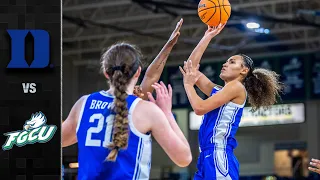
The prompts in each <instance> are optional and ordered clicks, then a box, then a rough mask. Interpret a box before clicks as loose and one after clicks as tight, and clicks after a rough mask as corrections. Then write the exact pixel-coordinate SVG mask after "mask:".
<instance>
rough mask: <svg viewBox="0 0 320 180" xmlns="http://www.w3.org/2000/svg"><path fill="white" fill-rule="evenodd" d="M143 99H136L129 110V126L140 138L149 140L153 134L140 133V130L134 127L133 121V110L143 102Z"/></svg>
mask: <svg viewBox="0 0 320 180" xmlns="http://www.w3.org/2000/svg"><path fill="white" fill-rule="evenodd" d="M141 100H142V99H141V98H136V99H135V100H134V101H133V102H132V104H131V106H130V109H129V114H128V120H129V126H130V130H131V131H132V132H133V133H134V134H135V135H136V136H138V137H140V138H143V139H149V138H150V136H151V134H150V133H149V134H143V133H141V132H140V131H138V129H137V128H136V127H135V126H134V124H133V119H132V114H133V110H134V109H135V107H136V105H137V104H138V103H139V102H140V101H141Z"/></svg>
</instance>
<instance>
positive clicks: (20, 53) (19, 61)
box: [7, 30, 50, 69]
mask: <svg viewBox="0 0 320 180" xmlns="http://www.w3.org/2000/svg"><path fill="white" fill-rule="evenodd" d="M7 31H8V33H9V36H10V38H11V60H10V62H9V64H8V66H7V68H23V69H26V68H45V67H47V66H48V65H49V48H50V47H49V44H50V42H49V33H48V32H47V31H45V30H7ZM29 32H30V34H31V35H32V36H33V39H34V59H33V61H32V63H31V65H30V66H29V65H28V63H27V61H26V60H25V38H26V36H27V35H28V33H29Z"/></svg>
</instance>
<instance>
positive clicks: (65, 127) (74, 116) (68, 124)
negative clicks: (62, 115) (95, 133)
mask: <svg viewBox="0 0 320 180" xmlns="http://www.w3.org/2000/svg"><path fill="white" fill-rule="evenodd" d="M86 98H87V96H82V97H81V98H80V99H79V100H78V101H77V102H76V103H75V104H74V105H73V107H72V109H71V111H70V113H69V115H68V117H67V119H66V120H65V121H63V123H62V128H61V129H62V137H61V139H62V147H67V146H71V145H73V144H75V143H77V136H76V131H77V126H78V120H79V115H80V112H81V108H82V105H83V103H85V99H86Z"/></svg>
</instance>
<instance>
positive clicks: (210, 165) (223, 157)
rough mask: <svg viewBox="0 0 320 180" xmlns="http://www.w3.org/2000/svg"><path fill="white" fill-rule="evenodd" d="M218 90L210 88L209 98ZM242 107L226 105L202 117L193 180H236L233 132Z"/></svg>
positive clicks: (237, 123)
mask: <svg viewBox="0 0 320 180" xmlns="http://www.w3.org/2000/svg"><path fill="white" fill-rule="evenodd" d="M219 90H221V89H220V88H219V87H218V86H216V87H214V88H213V90H212V92H211V96H212V95H214V94H215V93H217V92H218V91H219ZM244 105H245V102H244V103H243V104H242V105H239V104H235V103H233V102H229V103H227V104H224V105H223V106H221V107H219V108H216V109H214V110H212V111H210V112H208V113H207V114H205V115H204V117H203V119H202V124H201V126H200V130H199V145H200V147H199V149H200V156H199V158H198V164H197V168H198V171H197V172H196V174H195V176H194V179H195V180H198V179H210V180H213V179H218V180H238V179H239V163H238V161H237V159H236V157H235V156H234V154H233V149H235V148H236V146H237V141H236V139H235V135H236V132H237V130H238V127H239V123H240V120H241V116H242V112H243V107H244Z"/></svg>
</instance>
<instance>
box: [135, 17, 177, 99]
mask: <svg viewBox="0 0 320 180" xmlns="http://www.w3.org/2000/svg"><path fill="white" fill-rule="evenodd" d="M182 23H183V19H181V20H180V21H179V22H178V23H177V25H176V28H175V29H174V31H173V32H172V34H171V36H170V38H169V40H168V41H167V43H166V44H165V45H164V46H163V48H162V49H161V51H160V52H159V54H158V55H157V56H156V58H155V59H154V60H153V61H152V63H151V64H150V65H149V66H148V69H147V71H146V73H145V75H144V77H143V80H142V83H141V85H140V88H141V93H142V94H143V95H142V96H140V97H141V98H142V99H144V100H146V99H147V98H148V97H147V92H152V91H153V88H152V87H151V85H152V84H153V83H155V82H158V81H159V79H160V76H161V74H162V72H163V68H164V66H165V64H166V62H167V59H168V56H169V54H170V52H171V50H172V48H173V47H174V45H175V44H176V43H177V41H178V38H179V36H180V28H181V26H182Z"/></svg>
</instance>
